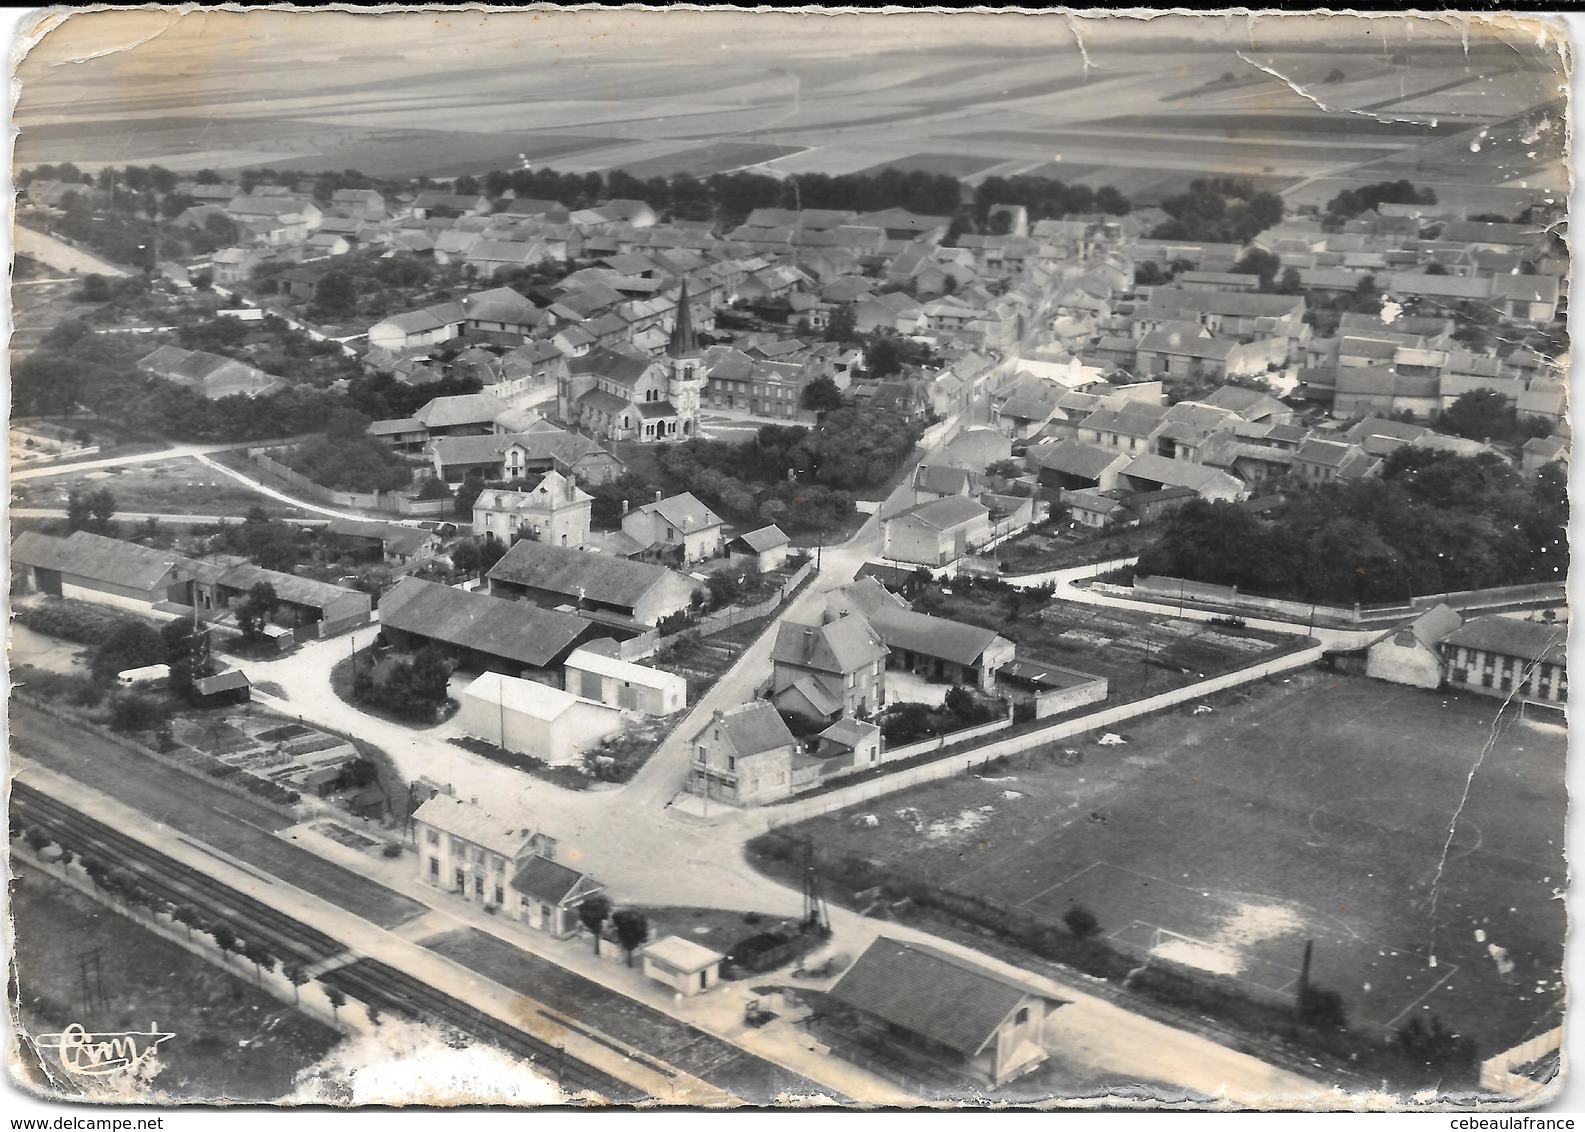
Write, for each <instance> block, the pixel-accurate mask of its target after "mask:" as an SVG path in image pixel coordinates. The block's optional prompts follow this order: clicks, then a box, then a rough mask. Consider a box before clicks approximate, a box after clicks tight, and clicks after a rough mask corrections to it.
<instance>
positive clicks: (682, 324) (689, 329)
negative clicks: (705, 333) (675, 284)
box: [666, 279, 699, 358]
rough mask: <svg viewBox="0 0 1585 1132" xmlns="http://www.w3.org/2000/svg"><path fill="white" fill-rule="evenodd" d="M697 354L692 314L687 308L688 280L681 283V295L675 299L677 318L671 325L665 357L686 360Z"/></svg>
mask: <svg viewBox="0 0 1585 1132" xmlns="http://www.w3.org/2000/svg"><path fill="white" fill-rule="evenodd" d="M698 352H699V343H698V340H697V339H695V338H694V336H693V314H692V312H691V310H690V308H689V306H688V280H687V279H684V280H683V281H682V294H681V295H679V296H678V297H677V318H676V320H675V321H674V322H673V323H672V328H671V341H670V342H669V343H667V345H666V355H667V357H672V358H687V357H691V356H693V355H694V354H697V353H698Z"/></svg>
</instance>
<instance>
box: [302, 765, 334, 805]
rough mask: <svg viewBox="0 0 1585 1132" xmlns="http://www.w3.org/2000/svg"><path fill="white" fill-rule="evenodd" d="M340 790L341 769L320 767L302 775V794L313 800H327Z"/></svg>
mask: <svg viewBox="0 0 1585 1132" xmlns="http://www.w3.org/2000/svg"><path fill="white" fill-rule="evenodd" d="M340 788H341V768H340V767H338V766H327V767H321V768H319V769H318V770H311V771H309V772H308V773H307V774H305V775H303V793H304V794H312V795H313V796H314V797H315V798H328V797H330V796H331V795H332V794H334V793H335V792H336V791H337V790H339V789H340Z"/></svg>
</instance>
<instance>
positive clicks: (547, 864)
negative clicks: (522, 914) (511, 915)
mask: <svg viewBox="0 0 1585 1132" xmlns="http://www.w3.org/2000/svg"><path fill="white" fill-rule="evenodd" d="M585 875H586V874H584V873H580V872H579V871H578V870H577V869H569V868H568V867H567V866H566V865H563V864H562V863H561V862H559V861H552V860H551V859H550V858H549V857H542V856H540V855H539V854H538V853H535V854H534V855H533V856H532V857H530V858H529V859H528V860H527V861H525V862H523V867H522V868H520V869H518V870H517V872H516V873H515V874H513V876H512V887H513V888H515V889H517V891H519V892H521V893H522V894H523V895H524V896H532V897H533V898H534V899H536V900H540V901H543V902H544V903H546V904H560V903H561V902H562V901H563V900H565V899H566V898H567V896H568V895H569V894H570V893H571V892H572V891H573V889H575V888H577V887H578V882H579V881H581V880H583V879H584V877H585Z"/></svg>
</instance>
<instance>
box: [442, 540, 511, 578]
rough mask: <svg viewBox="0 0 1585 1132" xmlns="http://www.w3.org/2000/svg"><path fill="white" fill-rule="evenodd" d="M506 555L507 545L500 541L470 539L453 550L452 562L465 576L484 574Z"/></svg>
mask: <svg viewBox="0 0 1585 1132" xmlns="http://www.w3.org/2000/svg"><path fill="white" fill-rule="evenodd" d="M504 554H506V544H505V543H504V542H502V541H501V540H500V539H492V538H485V539H469V540H467V541H466V542H460V543H458V544H457V545H456V546H455V547H453V548H452V551H451V561H452V564H453V565H454V566H456V567H457V569H459V570H461V571H462V572H463V573H464V574H484V573H486V572H488V571H489V569H490V567H492V566H494V565H495V564H496V563H497V562H499V561H500V560H501V557H502V556H503V555H504Z"/></svg>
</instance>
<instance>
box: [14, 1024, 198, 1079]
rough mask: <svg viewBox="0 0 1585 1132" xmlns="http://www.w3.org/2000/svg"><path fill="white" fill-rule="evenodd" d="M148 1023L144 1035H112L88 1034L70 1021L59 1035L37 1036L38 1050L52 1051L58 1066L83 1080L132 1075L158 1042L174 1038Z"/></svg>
mask: <svg viewBox="0 0 1585 1132" xmlns="http://www.w3.org/2000/svg"><path fill="white" fill-rule="evenodd" d="M175 1036H176V1035H175V1034H169V1033H165V1032H163V1031H161V1030H159V1029H157V1028H156V1027H155V1025H154V1023H152V1022H150V1023H149V1028H148V1030H147V1032H139V1031H136V1030H132V1031H127V1032H123V1033H114V1034H91V1033H89V1032H88V1031H86V1030H84V1029H83V1028H82V1027H81V1026H79V1025H78V1024H77V1023H75V1022H73V1023H72V1024H71V1025H70V1026H67V1027H66V1029H64V1030H62V1031H61V1032H60V1033H58V1034H40V1035H39V1036H38V1045H39V1048H40V1049H48V1050H54V1051H55V1052H56V1053H58V1054H59V1055H60V1059H61V1065H63V1066H64V1067H65V1068H66V1069H67V1070H68V1071H69V1072H71V1073H76V1074H79V1075H81V1076H84V1077H103V1076H107V1075H108V1074H111V1073H126V1072H135V1071H136V1070H137V1068H138V1067H139V1066H140V1065H142V1064H143V1062H144V1061H146V1060H147V1059H148V1057H149V1055H151V1054H152V1053H154V1051H155V1050H157V1049H158V1048H159V1047H160V1043H161V1042H164V1041H168V1040H169V1039H171V1038H174V1037H175Z"/></svg>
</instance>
